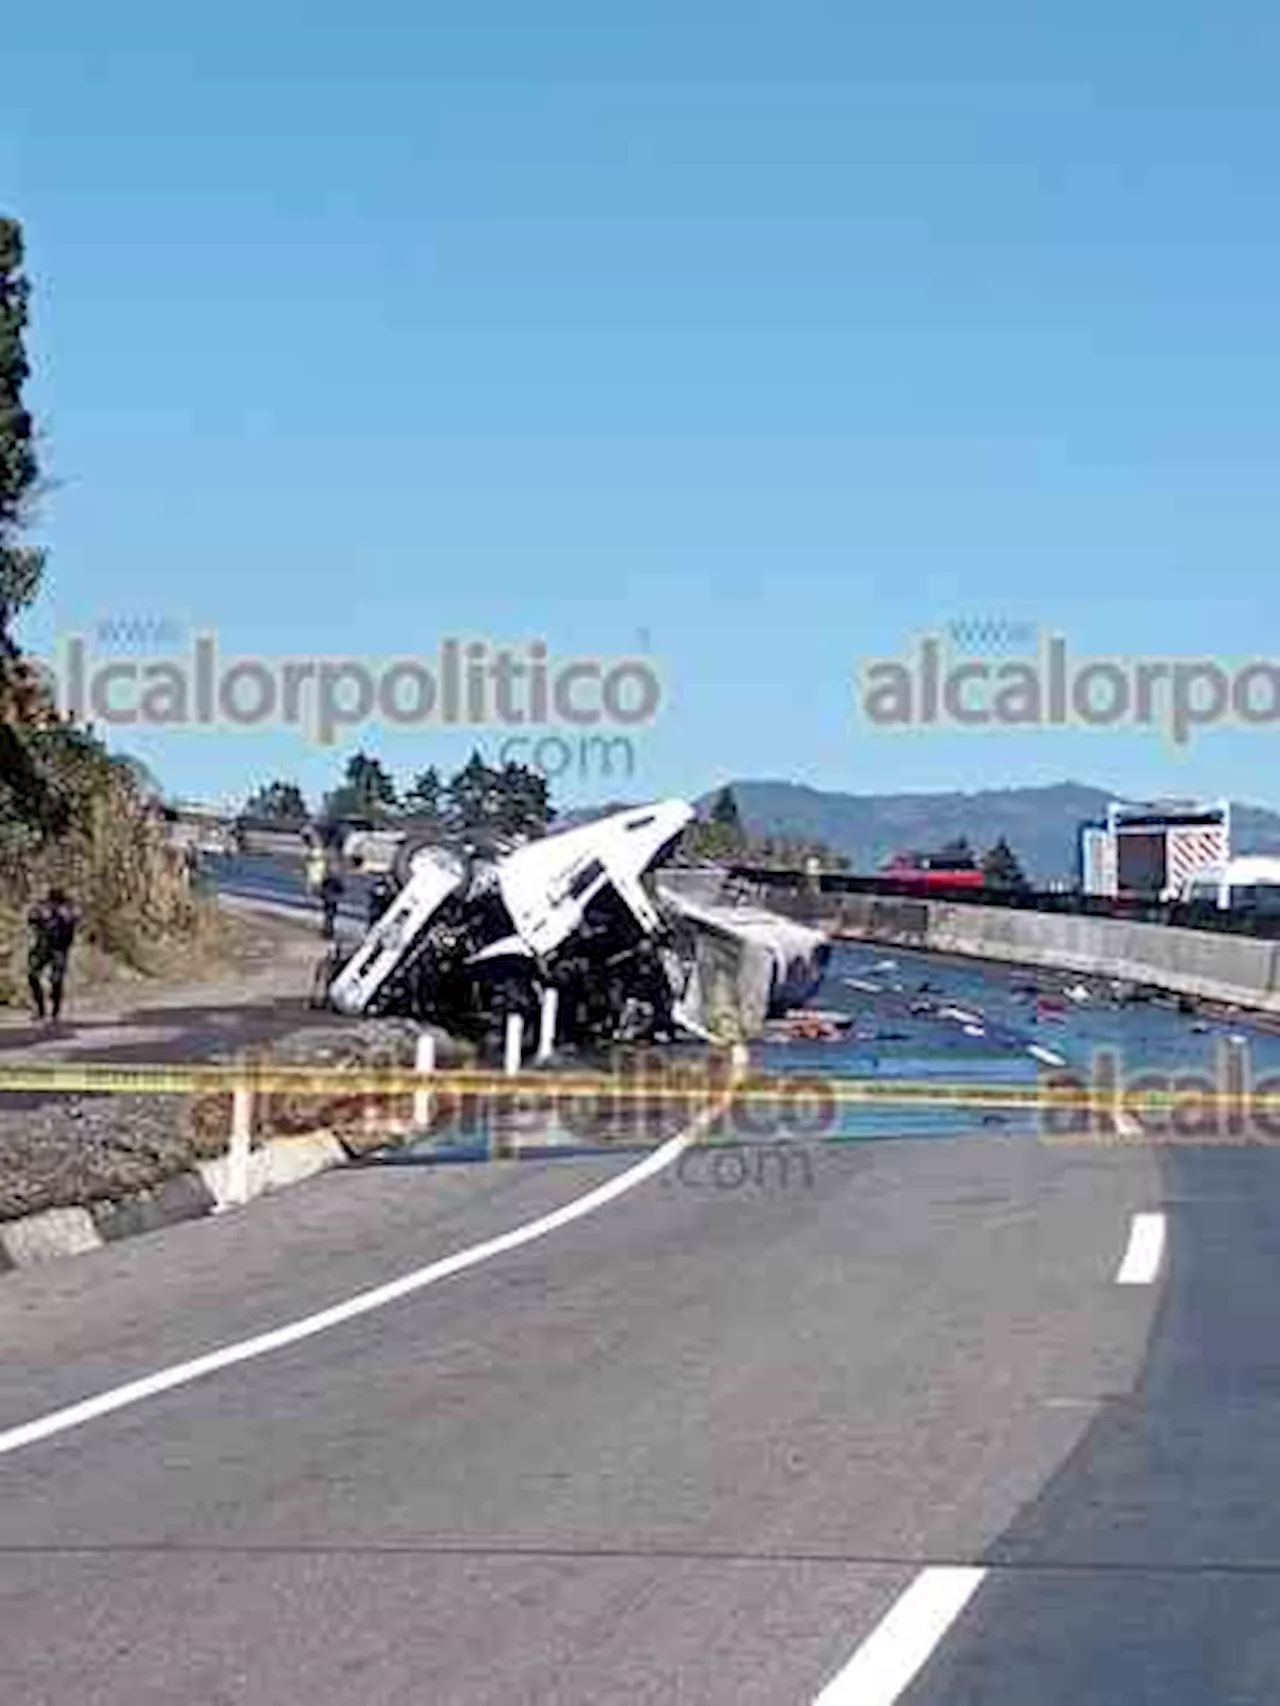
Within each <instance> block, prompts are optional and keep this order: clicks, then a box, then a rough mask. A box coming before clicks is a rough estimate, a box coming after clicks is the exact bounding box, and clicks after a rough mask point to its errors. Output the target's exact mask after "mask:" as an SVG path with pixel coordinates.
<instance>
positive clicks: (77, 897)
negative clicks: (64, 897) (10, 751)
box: [0, 726, 237, 1006]
mask: <svg viewBox="0 0 1280 1706" xmlns="http://www.w3.org/2000/svg"><path fill="white" fill-rule="evenodd" d="M24 746H25V747H26V749H27V750H28V752H29V753H30V755H31V757H32V759H33V760H34V761H35V762H36V764H37V765H38V767H39V773H40V776H41V778H42V781H43V783H44V784H45V785H46V786H47V788H48V790H49V795H48V797H49V798H50V799H51V800H53V801H55V802H56V804H57V806H58V809H59V813H60V819H59V822H58V826H57V828H56V830H54V831H51V830H50V828H49V826H48V824H41V823H40V822H38V821H34V820H33V819H32V817H31V816H30V814H29V813H24V812H22V811H20V810H19V809H18V807H17V805H16V804H15V802H14V801H12V800H9V799H6V797H5V794H6V790H5V788H4V787H3V785H2V782H0V1006H3V1005H6V1004H13V1003H25V1001H26V999H27V996H26V952H27V945H28V931H27V913H28V911H29V910H30V908H31V906H32V904H33V903H34V902H35V901H37V900H38V899H40V898H41V897H42V896H43V895H44V894H45V893H46V891H47V890H48V889H49V887H50V886H51V885H53V884H58V885H60V886H61V887H62V888H64V889H66V891H67V893H68V894H69V895H70V896H71V898H72V900H73V901H74V902H75V904H76V906H77V907H78V909H79V911H80V915H81V919H82V926H81V931H80V935H79V938H78V940H77V946H76V951H75V953H74V954H73V956H72V962H71V976H70V988H71V990H72V992H73V993H74V992H75V991H76V990H83V989H85V988H89V987H92V986H95V985H98V984H103V983H110V982H113V981H115V980H118V979H121V978H126V979H128V978H132V979H142V978H161V977H163V978H167V977H171V976H180V977H182V978H183V979H184V980H190V981H194V980H196V979H198V978H199V977H200V975H201V974H202V972H203V971H204V970H206V969H213V968H215V967H217V966H220V965H226V964H227V963H228V962H229V961H230V959H231V958H232V956H233V954H234V952H235V947H236V941H237V931H236V928H235V926H234V925H232V924H230V923H229V921H228V920H226V919H225V918H223V917H222V915H221V914H220V913H219V912H218V910H217V907H216V906H215V905H214V904H213V902H212V900H211V899H210V898H209V897H206V896H204V895H202V894H200V893H199V891H198V890H194V889H193V888H192V884H191V880H190V875H189V872H188V870H187V867H186V862H185V860H184V859H183V857H182V855H181V854H180V853H179V852H178V851H177V850H176V849H175V848H173V847H171V846H170V845H169V842H168V839H167V835H166V831H165V825H164V823H163V821H162V820H161V819H160V818H159V817H158V815H157V814H156V812H155V811H154V809H153V808H152V807H150V806H149V805H148V803H147V801H146V800H145V799H144V797H143V795H142V793H141V791H140V789H139V787H138V784H137V782H136V780H135V778H134V775H133V773H132V771H131V770H130V769H129V767H128V766H127V765H125V764H123V763H121V762H120V761H119V760H117V759H113V758H111V757H110V756H109V755H108V754H107V753H106V752H105V751H104V750H103V749H102V748H101V747H100V746H99V745H98V744H97V743H96V742H94V741H93V740H92V739H91V738H90V737H88V736H87V735H84V734H82V733H80V732H79V731H75V730H72V729H69V728H66V727H63V726H55V727H52V728H45V729H38V730H31V731H25V732H24Z"/></svg>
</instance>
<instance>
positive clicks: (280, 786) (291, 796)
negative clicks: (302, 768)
mask: <svg viewBox="0 0 1280 1706" xmlns="http://www.w3.org/2000/svg"><path fill="white" fill-rule="evenodd" d="M244 815H245V816H246V817H262V818H273V819H275V820H276V821H277V822H280V823H300V822H302V821H303V820H304V819H305V818H306V817H308V816H309V815H310V814H309V813H308V811H307V802H306V799H305V797H304V795H303V792H302V789H301V788H299V786H298V784H297V783H296V782H280V781H276V782H269V783H268V784H267V785H266V787H265V788H259V789H257V791H256V792H255V793H252V794H250V796H249V798H248V799H247V800H246V801H245V803H244Z"/></svg>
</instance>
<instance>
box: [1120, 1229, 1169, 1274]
mask: <svg viewBox="0 0 1280 1706" xmlns="http://www.w3.org/2000/svg"><path fill="white" fill-rule="evenodd" d="M1164 1239H1165V1221H1164V1216H1163V1215H1162V1214H1135V1215H1134V1217H1133V1224H1132V1226H1131V1227H1130V1228H1129V1246H1128V1248H1127V1249H1126V1251H1125V1253H1124V1260H1123V1261H1122V1262H1121V1264H1120V1271H1119V1273H1117V1275H1116V1284H1117V1285H1150V1284H1151V1282H1152V1280H1153V1279H1155V1277H1156V1275H1157V1274H1158V1273H1159V1272H1160V1263H1161V1262H1162V1260H1163V1259H1164Z"/></svg>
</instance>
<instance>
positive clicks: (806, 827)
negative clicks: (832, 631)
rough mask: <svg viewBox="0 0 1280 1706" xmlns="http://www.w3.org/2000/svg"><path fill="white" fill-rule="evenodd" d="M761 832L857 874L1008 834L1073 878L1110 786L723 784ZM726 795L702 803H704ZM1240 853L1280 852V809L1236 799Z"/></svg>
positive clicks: (1029, 862) (1037, 860)
mask: <svg viewBox="0 0 1280 1706" xmlns="http://www.w3.org/2000/svg"><path fill="white" fill-rule="evenodd" d="M724 786H726V787H730V788H732V790H733V794H734V798H735V799H736V800H737V802H738V812H739V815H740V816H741V818H742V822H743V825H744V827H745V828H746V829H747V831H748V832H749V833H750V834H751V835H753V836H763V835H776V836H798V837H804V838H806V839H810V840H814V841H822V842H825V843H826V844H827V846H828V847H830V848H831V849H832V850H833V851H834V852H837V853H843V854H845V855H846V856H847V857H848V858H849V860H850V862H851V865H852V867H853V869H854V870H855V871H863V872H868V871H874V870H876V869H877V868H878V867H879V866H880V865H881V864H882V863H883V861H884V860H885V859H887V858H888V857H889V855H890V854H892V853H897V852H906V851H910V850H917V851H925V850H928V849H930V848H937V847H940V846H941V845H942V844H943V843H944V842H946V841H950V840H952V839H953V838H954V837H956V836H960V835H963V836H965V837H966V838H967V839H968V841H969V842H970V844H971V845H972V846H973V847H974V848H975V850H976V851H977V852H979V853H981V852H983V851H985V849H986V848H988V847H990V846H991V844H992V842H993V841H996V840H998V839H999V837H1000V836H1003V837H1004V838H1005V840H1006V841H1007V842H1008V843H1009V845H1010V846H1011V847H1012V848H1013V850H1014V852H1015V853H1016V854H1017V856H1018V858H1019V860H1020V861H1021V863H1022V867H1023V869H1024V870H1025V871H1026V873H1027V875H1028V876H1029V877H1031V878H1032V879H1033V880H1034V881H1039V882H1051V881H1060V880H1066V881H1070V880H1072V879H1073V878H1074V877H1075V876H1076V873H1077V847H1078V842H1079V830H1080V825H1081V824H1082V823H1085V822H1087V821H1088V820H1090V819H1096V818H1100V817H1102V816H1103V815H1104V814H1105V812H1106V809H1107V806H1108V805H1109V803H1110V802H1111V801H1112V800H1115V799H1122V798H1123V796H1121V795H1117V794H1116V793H1114V792H1113V791H1112V790H1110V789H1107V788H1095V787H1090V786H1088V785H1087V784H1085V783H1082V782H1056V783H1052V784H1050V785H1049V786H1046V787H1036V788H989V789H981V790H978V791H977V792H974V793H959V792H957V793H942V794H844V793H836V792H833V791H830V790H825V789H821V788H811V787H808V786H806V785H805V784H803V783H800V782H783V781H772V780H764V779H754V778H744V779H741V780H737V781H731V782H727V783H725V784H724ZM719 792H720V789H719V788H718V787H717V788H713V789H710V790H708V792H707V794H706V795H705V796H703V798H702V799H700V800H699V801H698V806H699V808H700V810H702V809H705V808H706V807H707V806H708V805H709V804H710V802H711V800H713V799H714V798H715V796H716V794H718V793H719ZM1231 811H1232V838H1231V839H1232V851H1233V852H1236V853H1262V852H1276V851H1280V812H1273V811H1269V810H1268V809H1267V808H1266V807H1264V806H1250V805H1235V804H1233V805H1232V808H1231Z"/></svg>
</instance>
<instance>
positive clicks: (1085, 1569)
mask: <svg viewBox="0 0 1280 1706" xmlns="http://www.w3.org/2000/svg"><path fill="white" fill-rule="evenodd" d="M1162 1159H1163V1167H1164V1173H1165V1186H1164V1193H1163V1196H1164V1201H1165V1203H1166V1204H1167V1205H1168V1216H1169V1221H1170V1236H1171V1239H1172V1252H1173V1254H1172V1259H1171V1263H1170V1267H1169V1272H1168V1276H1167V1280H1166V1284H1165V1290H1164V1298H1163V1303H1162V1308H1161V1313H1160V1319H1159V1326H1158V1331H1157V1332H1156V1334H1155V1336H1154V1338H1153V1341H1152V1346H1151V1352H1150V1356H1149V1359H1148V1360H1147V1362H1146V1364H1145V1366H1144V1369H1143V1372H1142V1377H1141V1379H1140V1381H1139V1382H1138V1383H1137V1385H1136V1387H1135V1388H1134V1389H1133V1390H1132V1391H1128V1392H1125V1391H1119V1392H1117V1393H1116V1394H1115V1396H1114V1397H1113V1398H1112V1399H1111V1400H1110V1401H1109V1402H1108V1403H1107V1404H1106V1405H1105V1406H1104V1407H1103V1409H1102V1411H1101V1413H1100V1414H1099V1416H1098V1417H1097V1419H1096V1420H1095V1421H1094V1423H1093V1424H1092V1426H1091V1427H1090V1429H1089V1432H1088V1433H1087V1435H1086V1436H1085V1438H1084V1439H1083V1440H1082V1441H1081V1443H1080V1445H1079V1447H1078V1448H1077V1449H1076V1451H1075V1452H1074V1453H1073V1454H1072V1455H1071V1457H1070V1458H1069V1459H1068V1460H1067V1462H1066V1463H1065V1464H1064V1465H1063V1467H1062V1468H1061V1469H1060V1471H1059V1472H1058V1473H1057V1474H1056V1475H1055V1476H1054V1477H1053V1478H1052V1479H1051V1480H1050V1481H1049V1482H1048V1483H1047V1484H1046V1486H1045V1488H1044V1489H1043V1490H1042V1492H1041V1493H1040V1494H1039V1495H1038V1496H1037V1497H1036V1498H1035V1499H1034V1500H1032V1501H1031V1502H1030V1503H1029V1504H1028V1506H1027V1508H1026V1509H1025V1510H1024V1511H1022V1512H1021V1513H1020V1514H1019V1516H1018V1518H1017V1520H1016V1521H1015V1522H1014V1523H1012V1524H1011V1525H1010V1527H1009V1528H1008V1529H1007V1530H1006V1532H1005V1533H1004V1534H1003V1535H1002V1536H1001V1537H1000V1538H999V1539H998V1540H997V1541H996V1542H995V1544H994V1545H993V1546H991V1547H990V1548H989V1549H988V1551H987V1553H986V1554H985V1558H986V1561H987V1562H989V1563H990V1564H991V1566H992V1568H991V1570H990V1573H989V1575H988V1577H987V1579H986V1581H985V1582H984V1584H983V1587H982V1590H981V1592H980V1593H979V1595H978V1596H977V1597H976V1598H975V1600H974V1602H973V1605H972V1607H971V1608H970V1611H969V1613H968V1614H967V1616H966V1618H965V1619H964V1621H963V1622H962V1623H961V1624H960V1625H958V1627H957V1629H956V1631H955V1633H954V1635H953V1637H952V1638H951V1639H950V1640H949V1641H948V1642H946V1643H945V1644H944V1645H943V1646H942V1647H941V1649H940V1652H939V1654H938V1657H937V1659H936V1661H935V1663H934V1664H933V1665H932V1666H930V1668H929V1670H928V1671H927V1672H926V1673H925V1674H924V1675H922V1677H921V1678H920V1681H919V1683H918V1685H917V1687H916V1688H914V1689H913V1690H912V1691H911V1692H910V1693H909V1694H907V1695H906V1696H905V1697H904V1702H905V1706H944V1703H945V1706H997V1703H1000V1706H1004V1703H1005V1702H1008V1701H1011V1700H1016V1701H1022V1700H1028V1701H1031V1700H1034V1701H1036V1702H1038V1703H1039V1702H1043V1703H1044V1706H1068V1703H1070V1706H1076V1703H1078V1702H1080V1701H1082V1700H1088V1701H1090V1702H1093V1701H1097V1702H1099V1703H1101V1706H1110V1703H1112V1702H1115V1703H1117V1706H1119V1703H1121V1702H1123V1703H1124V1706H1157V1703H1158V1706H1201V1703H1203V1702H1210V1701H1211V1702H1213V1703H1214V1706H1264V1703H1267V1702H1271V1701H1274V1700H1276V1699H1277V1698H1280V1504H1278V1503H1277V1498H1276V1488H1277V1486H1280V1353H1278V1352H1277V1348H1276V1347H1277V1335H1276V1277H1277V1272H1278V1271H1280V1155H1278V1154H1277V1152H1276V1150H1275V1149H1274V1148H1251V1147H1237V1148H1222V1149H1210V1148H1207V1147H1200V1146H1197V1147H1187V1148H1180V1147H1175V1148H1172V1149H1170V1150H1168V1151H1166V1152H1165V1153H1164V1154H1163V1157H1162Z"/></svg>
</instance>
